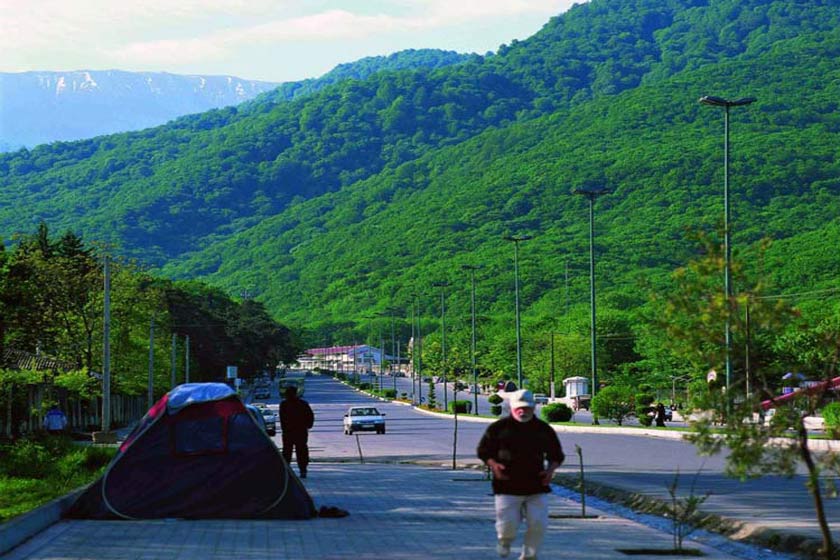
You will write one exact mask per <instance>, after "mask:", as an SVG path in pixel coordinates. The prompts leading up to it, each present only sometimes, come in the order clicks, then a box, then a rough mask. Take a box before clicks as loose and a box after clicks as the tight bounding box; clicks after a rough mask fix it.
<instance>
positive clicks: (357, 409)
mask: <svg viewBox="0 0 840 560" xmlns="http://www.w3.org/2000/svg"><path fill="white" fill-rule="evenodd" d="M373 431H375V432H376V433H377V434H384V433H385V414H383V413H381V412H379V410H377V409H376V408H375V407H372V406H351V407H350V409H349V410H348V411H347V414H345V415H344V434H345V435H348V436H350V435H353V432H373Z"/></svg>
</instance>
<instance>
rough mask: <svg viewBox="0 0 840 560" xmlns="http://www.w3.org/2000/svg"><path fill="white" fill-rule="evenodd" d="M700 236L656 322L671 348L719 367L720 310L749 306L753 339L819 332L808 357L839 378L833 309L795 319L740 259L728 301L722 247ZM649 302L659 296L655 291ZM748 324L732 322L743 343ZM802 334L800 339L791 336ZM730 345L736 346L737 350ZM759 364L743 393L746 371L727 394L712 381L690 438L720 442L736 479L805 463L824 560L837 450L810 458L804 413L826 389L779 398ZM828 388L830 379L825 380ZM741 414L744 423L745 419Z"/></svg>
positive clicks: (708, 445)
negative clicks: (826, 497) (815, 319)
mask: <svg viewBox="0 0 840 560" xmlns="http://www.w3.org/2000/svg"><path fill="white" fill-rule="evenodd" d="M701 240H703V241H705V243H704V246H705V250H704V251H703V253H702V254H701V256H700V257H698V258H696V259H694V260H692V261H691V262H690V263H689V264H688V265H686V266H685V267H682V268H680V269H678V270H677V271H676V272H675V273H674V281H675V290H674V292H673V293H671V294H669V298H668V299H667V303H666V304H665V305H664V307H662V308H661V310H662V315H661V322H660V326H661V327H662V328H663V330H664V333H665V334H666V335H667V340H669V341H675V342H676V343H675V344H673V345H672V350H673V351H674V352H675V353H677V354H678V355H681V356H683V357H684V358H685V359H687V360H690V361H691V362H692V363H693V364H695V366H696V367H698V368H702V369H705V368H709V367H719V366H720V364H721V363H722V360H723V356H724V355H723V352H724V351H723V350H722V347H723V340H722V336H721V334H722V333H721V334H716V332H718V333H720V332H721V331H722V330H723V329H722V328H721V327H722V326H723V325H724V319H725V314H726V312H727V310H728V309H729V310H731V313H732V315H731V316H732V317H733V318H737V317H740V316H741V313H738V312H737V310H738V308H739V307H740V308H741V309H744V308H745V307H746V306H747V305H748V306H749V309H750V315H749V316H750V324H749V328H750V330H749V331H748V332H749V334H750V339H751V338H752V337H757V336H761V335H764V336H771V335H773V336H775V337H777V338H778V339H782V338H783V337H782V332H783V331H782V329H783V327H784V326H786V327H787V329H788V331H789V334H788V336H791V335H792V334H793V333H800V334H801V333H807V332H811V333H814V332H818V333H822V336H821V337H810V338H811V340H812V341H813V345H812V347H811V348H809V349H808V353H809V354H810V360H811V362H812V363H813V362H814V361H817V362H822V365H823V367H824V373H823V374H822V377H823V378H824V379H826V380H828V379H830V378H831V377H833V376H834V375H836V371H837V362H838V356H840V322H838V321H837V319H836V317H837V315H836V313H835V314H834V315H833V317H832V320H830V321H827V322H824V323H823V324H822V325H819V326H818V328H816V329H814V328H813V327H809V325H807V324H806V323H805V322H804V321H801V320H799V319H798V315H799V314H798V312H797V310H796V309H794V308H793V307H791V306H790V305H789V304H787V303H786V302H785V301H784V300H783V299H781V298H775V297H768V296H766V295H763V291H764V285H763V284H762V283H761V282H754V283H750V282H748V279H747V278H746V277H745V276H744V275H743V274H742V272H743V267H742V263H740V262H737V261H736V262H734V263H733V267H732V269H733V272H734V273H735V274H734V276H735V277H736V282H735V284H736V285H739V286H742V287H743V288H742V291H741V293H739V294H737V295H736V296H734V297H733V298H732V299H726V298H725V297H723V296H722V294H721V293H720V292H721V290H720V279H721V278H722V277H723V259H722V252H721V247H720V245H719V244H716V243H713V242H711V240H710V239H709V238H706V237H702V236H701ZM654 299H657V300H660V302H661V301H662V300H661V299H660V298H659V297H658V296H657V297H655V298H654ZM746 327H747V325H746V324H745V323H743V322H741V321H740V320H734V321H733V333H735V334H737V335H738V337H736V338H740V340H742V341H744V340H750V339H747V338H746V334H747V331H746V330H745V329H746ZM795 338H799V339H801V337H795ZM739 346H741V345H740V344H735V345H734V347H736V348H737V347H739ZM762 360H763V361H766V362H772V357H768V356H759V360H758V361H759V363H761V361H762ZM765 373H766V370H765V369H762V368H761V367H759V368H758V369H757V370H753V371H752V372H751V378H752V382H751V384H750V385H749V387H750V389H749V390H747V387H748V385H747V383H746V376H744V375H738V376H736V377H737V379H736V380H733V383H731V384H730V387H729V388H730V391H729V392H727V391H726V390H725V389H726V387H725V386H723V387H722V386H721V384H720V383H710V384H709V385H708V386H707V388H706V390H705V391H703V392H702V393H701V394H700V398H698V399H697V401H696V403H695V404H696V405H697V406H699V407H701V408H702V409H703V410H704V411H706V413H705V414H703V415H701V417H700V419H699V420H698V421H696V422H693V423H692V430H693V434H692V435H691V436H690V437H689V439H690V441H692V442H693V443H694V444H695V445H697V447H698V449H699V450H700V451H701V452H702V453H706V454H714V453H718V452H720V451H721V450H722V449H723V448H724V447H725V448H728V449H729V455H728V456H727V459H726V472H727V473H728V474H729V475H731V476H736V477H738V478H741V479H745V478H748V477H757V476H761V475H763V474H771V473H772V474H784V475H787V476H793V475H794V474H795V472H796V466H797V463H799V462H801V463H802V464H804V466H805V468H806V470H807V472H808V477H807V483H806V487H807V490H808V492H809V493H810V494H811V496H812V498H813V502H814V509H815V513H816V517H817V520H818V523H819V526H820V532H821V534H822V540H823V544H822V550H821V553H822V555H823V557H824V558H825V559H826V560H834V559H835V558H836V556H835V547H834V543H833V540H832V537H831V532H830V529H829V526H828V521H827V519H826V515H825V509H824V507H823V487H824V485H826V484H828V483H829V477H830V476H837V475H840V455H838V454H837V453H831V452H829V453H825V454H820V455H815V454H814V453H813V452H812V451H811V449H810V448H809V444H808V442H809V439H808V431H807V429H806V427H805V418H806V417H807V416H810V415H813V414H815V413H816V411H817V410H818V409H819V408H820V407H821V406H822V405H823V404H824V403H825V402H826V398H827V391H826V390H820V391H816V392H805V391H803V392H802V395H801V396H800V397H799V398H794V399H789V400H786V401H785V402H784V403H781V402H780V403H778V404H777V403H776V402H775V400H776V397H775V393H774V389H773V384H772V383H770V382H769V381H768V379H767V376H766V375H765ZM825 385H826V386H827V383H826V384H825ZM768 407H775V408H776V414H775V415H774V416H773V419H772V420H771V421H770V422H769V423H768V422H765V421H764V414H763V412H764V410H765V409H766V408H768ZM745 419H746V420H745Z"/></svg>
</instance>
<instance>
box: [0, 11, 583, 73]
mask: <svg viewBox="0 0 840 560" xmlns="http://www.w3.org/2000/svg"><path fill="white" fill-rule="evenodd" d="M571 3H572V1H571V0H177V1H173V0H119V1H116V0H26V1H21V0H0V13H2V14H3V15H2V16H0V52H3V53H4V56H3V57H2V58H0V71H22V70H28V69H72V68H96V67H98V68H104V67H108V68H122V69H127V70H132V69H160V70H169V71H173V72H184V71H187V72H191V71H192V70H189V67H190V65H193V64H197V65H200V66H201V68H202V70H201V71H203V72H207V71H208V69H210V71H215V70H213V64H214V63H217V62H218V63H221V62H223V61H225V62H226V63H227V64H228V67H225V68H222V67H221V66H219V67H218V68H219V69H218V71H216V72H217V73H236V69H235V68H232V67H230V66H233V65H235V64H236V63H237V61H240V64H241V61H243V60H248V59H250V58H253V57H254V56H259V52H258V51H259V50H260V49H262V50H263V51H266V52H267V51H271V52H273V53H274V56H277V55H278V54H279V53H280V52H281V51H282V50H284V49H293V50H294V51H295V52H297V53H299V52H300V49H301V48H302V45H311V46H312V51H311V52H314V47H315V45H317V46H318V47H319V49H320V50H321V51H323V52H327V51H329V50H330V49H332V50H334V51H339V52H335V53H334V54H333V57H332V58H333V61H334V59H335V58H336V57H339V58H340V57H343V56H345V53H344V52H343V51H347V52H354V53H357V52H359V51H361V50H365V51H366V52H369V53H370V54H387V51H383V50H382V49H383V48H385V49H387V48H388V45H392V46H393V48H394V50H397V49H399V48H408V47H409V46H415V47H420V46H424V47H434V46H440V48H452V47H451V46H446V45H444V44H441V37H446V38H447V39H446V40H444V41H443V42H447V40H448V41H449V43H450V44H451V45H453V46H456V48H458V49H459V50H464V49H466V50H477V51H482V50H484V49H486V48H488V45H496V46H497V45H498V44H500V43H502V42H507V41H509V40H511V39H513V38H524V36H523V35H522V29H530V30H531V32H534V31H536V30H537V29H538V28H539V27H538V26H539V22H540V21H546V20H547V19H548V18H549V17H550V16H552V15H555V14H557V13H560V12H562V11H564V10H566V9H568V7H569V6H570V5H571ZM524 21H528V22H531V23H529V24H528V25H527V26H526V27H523V25H522V22H524ZM517 22H518V23H519V27H518V28H517V31H512V30H511V29H513V28H514V26H515V25H516V24H517ZM449 38H452V40H449ZM455 39H457V41H456V40H455ZM342 42H345V43H344V44H342ZM348 42H349V43H348ZM366 45H367V48H366ZM471 45H472V46H471ZM351 47H352V48H351ZM491 48H492V47H491ZM340 59H341V60H342V61H347V59H343V58H340ZM286 60H288V58H286ZM269 62H276V60H275V61H269ZM311 62H312V64H313V66H317V65H319V64H320V65H323V64H324V63H323V62H319V61H314V60H313V61H311ZM251 66H254V64H251Z"/></svg>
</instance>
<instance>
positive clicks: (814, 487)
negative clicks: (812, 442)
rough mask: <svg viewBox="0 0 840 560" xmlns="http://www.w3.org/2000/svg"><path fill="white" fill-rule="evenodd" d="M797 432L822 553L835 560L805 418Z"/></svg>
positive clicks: (827, 558)
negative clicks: (818, 526) (812, 499)
mask: <svg viewBox="0 0 840 560" xmlns="http://www.w3.org/2000/svg"><path fill="white" fill-rule="evenodd" d="M797 431H798V439H799V455H800V456H801V457H802V461H803V462H804V463H805V466H806V467H807V468H808V490H809V491H810V492H811V496H812V497H813V498H814V510H815V511H816V513H817V522H818V523H819V524H820V533H821V534H822V539H823V547H822V551H821V552H822V554H823V557H824V558H825V559H826V560H834V559H835V556H834V541H833V540H832V538H831V529H830V528H829V527H828V520H827V519H826V517H825V507H824V506H823V500H822V492H821V491H820V473H819V469H818V468H817V465H816V464H815V463H814V458H813V456H812V455H811V449H810V448H809V447H808V430H806V429H805V419H804V418H802V419H800V421H799V425H798V426H797Z"/></svg>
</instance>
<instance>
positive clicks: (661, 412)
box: [655, 402, 665, 428]
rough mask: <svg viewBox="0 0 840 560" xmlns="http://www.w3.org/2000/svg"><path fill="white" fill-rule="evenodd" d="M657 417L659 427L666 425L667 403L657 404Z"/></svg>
mask: <svg viewBox="0 0 840 560" xmlns="http://www.w3.org/2000/svg"><path fill="white" fill-rule="evenodd" d="M655 419H656V425H657V427H660V428H664V427H665V405H664V404H662V403H661V402H660V403H657V404H656V413H655Z"/></svg>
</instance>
